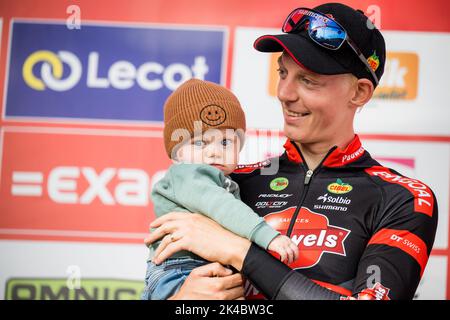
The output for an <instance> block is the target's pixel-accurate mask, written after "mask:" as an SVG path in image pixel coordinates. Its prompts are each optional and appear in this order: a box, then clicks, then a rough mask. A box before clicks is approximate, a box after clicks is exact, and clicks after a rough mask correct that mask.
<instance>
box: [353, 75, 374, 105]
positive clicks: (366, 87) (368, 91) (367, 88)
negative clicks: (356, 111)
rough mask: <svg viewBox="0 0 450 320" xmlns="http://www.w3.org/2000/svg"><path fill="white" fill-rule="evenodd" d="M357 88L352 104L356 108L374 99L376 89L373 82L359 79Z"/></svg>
mask: <svg viewBox="0 0 450 320" xmlns="http://www.w3.org/2000/svg"><path fill="white" fill-rule="evenodd" d="M355 86H356V88H355V94H354V96H353V98H352V99H351V100H350V102H351V103H352V104H353V105H354V106H356V107H362V106H364V105H365V104H366V103H367V102H369V100H370V99H371V98H372V95H373V91H374V90H375V88H374V86H373V83H372V81H370V80H369V79H365V78H362V79H358V80H357V81H356V84H355Z"/></svg>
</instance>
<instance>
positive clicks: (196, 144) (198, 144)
mask: <svg viewBox="0 0 450 320" xmlns="http://www.w3.org/2000/svg"><path fill="white" fill-rule="evenodd" d="M192 144H193V145H194V146H196V147H203V146H204V145H205V142H204V141H203V140H195V141H194V142H192Z"/></svg>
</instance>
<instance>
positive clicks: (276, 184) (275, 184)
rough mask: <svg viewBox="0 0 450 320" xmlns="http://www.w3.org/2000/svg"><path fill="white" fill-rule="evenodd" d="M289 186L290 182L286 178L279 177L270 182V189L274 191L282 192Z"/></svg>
mask: <svg viewBox="0 0 450 320" xmlns="http://www.w3.org/2000/svg"><path fill="white" fill-rule="evenodd" d="M288 185H289V180H288V179H287V178H284V177H278V178H275V179H273V180H272V181H270V189H272V190H273V191H282V190H284V189H286V187H287V186H288Z"/></svg>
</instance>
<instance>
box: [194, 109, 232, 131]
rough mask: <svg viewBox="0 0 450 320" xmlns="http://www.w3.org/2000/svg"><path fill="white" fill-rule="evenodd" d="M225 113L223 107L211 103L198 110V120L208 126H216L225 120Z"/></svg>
mask: <svg viewBox="0 0 450 320" xmlns="http://www.w3.org/2000/svg"><path fill="white" fill-rule="evenodd" d="M226 119H227V113H226V111H225V109H224V108H222V107H221V106H217V105H214V104H211V105H209V106H206V107H204V108H203V109H202V111H200V120H202V122H203V123H204V124H207V125H208V126H212V127H215V126H218V125H221V124H222V123H224V122H225V120H226Z"/></svg>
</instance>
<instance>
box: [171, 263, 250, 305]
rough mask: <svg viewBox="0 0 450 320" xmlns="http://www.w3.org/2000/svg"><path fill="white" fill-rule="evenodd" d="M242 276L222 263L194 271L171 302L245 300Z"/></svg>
mask: <svg viewBox="0 0 450 320" xmlns="http://www.w3.org/2000/svg"><path fill="white" fill-rule="evenodd" d="M243 299H244V287H243V281H242V276H241V274H239V273H236V274H233V272H232V271H231V270H230V269H227V268H225V267H224V266H222V265H221V264H220V263H217V262H215V263H210V264H207V265H204V266H201V267H198V268H195V269H194V270H192V272H191V273H190V274H189V276H188V277H187V278H186V281H185V282H184V284H183V285H182V286H181V288H180V290H179V291H178V292H177V293H176V294H175V295H173V296H172V297H171V298H169V300H243Z"/></svg>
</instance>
